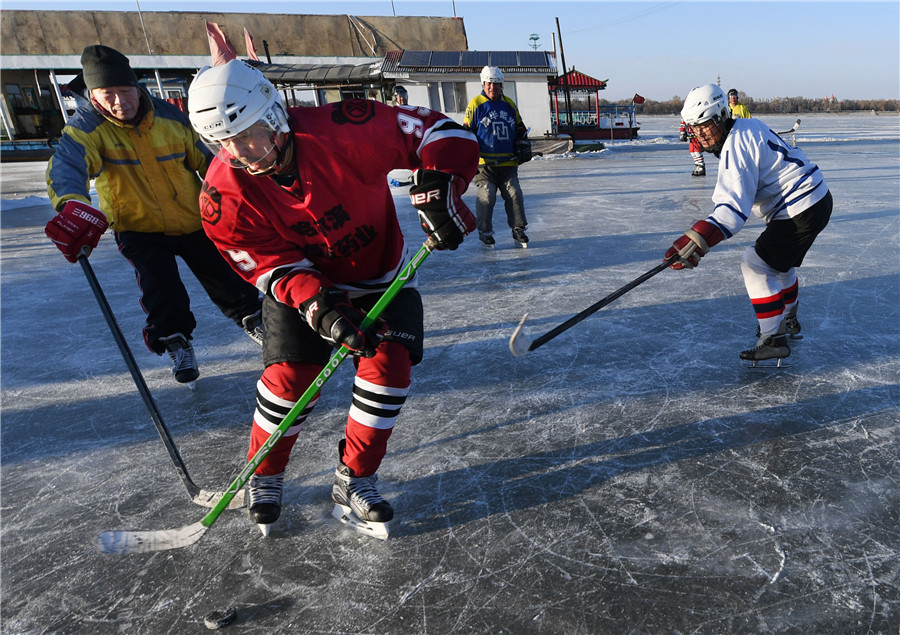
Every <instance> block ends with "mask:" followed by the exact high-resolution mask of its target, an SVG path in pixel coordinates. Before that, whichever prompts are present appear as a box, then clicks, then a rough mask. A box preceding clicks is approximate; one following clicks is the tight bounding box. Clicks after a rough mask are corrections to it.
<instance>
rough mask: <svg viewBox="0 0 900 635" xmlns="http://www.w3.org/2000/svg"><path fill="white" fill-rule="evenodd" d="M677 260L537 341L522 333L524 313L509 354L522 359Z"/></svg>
mask: <svg viewBox="0 0 900 635" xmlns="http://www.w3.org/2000/svg"><path fill="white" fill-rule="evenodd" d="M678 258H679V255H678V254H677V253H676V254H672V255H671V256H670V257H669V258H668V259H667V260H664V261H663V262H661V263H660V264H658V265H656V266H655V267H653V269H651V270H650V271H648V272H647V273H645V274H643V275H641V276H639V277H637V278H635V279H634V280H632V281H631V282H629V283H628V284H626V285H625V286H624V287H622V288H620V289H617V290H615V291H613V292H612V293H610V294H609V295H608V296H606V297H605V298H603V299H602V300H600V301H599V302H596V303H594V304H592V305H591V306H589V307H588V308H586V309H585V310H584V311H582V312H581V313H579V314H578V315H575V316H573V317H571V318H569V319H568V320H566V321H565V322H563V323H562V324H560V325H559V326H557V327H556V328H554V329H552V330H551V331H548V332H547V333H545V334H544V335H541V336H540V337H539V338H537V339H534V340H532V339H531V338H530V337H528V336H527V335H526V334H525V333H523V332H522V327H523V326H524V325H525V319H526V318H527V317H528V314H527V313H526V314H525V315H523V316H522V320H521V321H520V322H519V326H517V327H516V330H515V331H514V332H513V334H512V337H510V338H509V350H510V352H511V353H512V354H513V355H515V356H516V357H523V356H524V355H525V354H527V353H529V352H531V351H533V350H534V349H536V348H537V347H538V346H541V345H543V344H546V343H547V342H549V341H550V340H552V339H553V338H554V337H556V336H557V335H559V334H560V333H562V332H563V331H566V330H568V329H570V328H572V327H573V326H575V325H576V324H578V323H579V322H581V321H582V320H583V319H584V318H586V317H588V316H589V315H591V314H593V313H596V312H597V311H599V310H600V309H602V308H603V307H605V306H606V305H607V304H609V303H611V302H612V301H613V300H615V299H617V298H620V297H622V296H623V295H625V294H626V293H628V292H629V291H631V290H632V289H634V288H635V287H636V286H638V285H639V284H641V283H643V282H646V281H647V280H649V279H650V278H652V277H653V276H655V275H656V274H658V273H659V272H660V271H662V270H663V269H666V268H667V267H669V266H671V265H672V264H674V263H675V261H676V260H678Z"/></svg>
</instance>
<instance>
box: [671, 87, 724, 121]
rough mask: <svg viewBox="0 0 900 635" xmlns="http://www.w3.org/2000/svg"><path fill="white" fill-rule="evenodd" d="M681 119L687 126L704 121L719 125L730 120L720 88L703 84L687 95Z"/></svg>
mask: <svg viewBox="0 0 900 635" xmlns="http://www.w3.org/2000/svg"><path fill="white" fill-rule="evenodd" d="M681 118H682V119H684V122H685V123H686V124H687V125H689V126H696V125H697V124H701V123H704V122H706V121H714V122H715V123H719V124H721V123H724V122H725V121H726V120H728V119H731V109H730V108H729V107H728V100H727V99H725V93H724V92H723V91H722V89H721V88H719V87H718V86H716V85H715V84H704V85H703V86H697V88H694V89H693V90H691V92H689V93H688V96H687V98H686V99H685V100H684V108H682V109H681Z"/></svg>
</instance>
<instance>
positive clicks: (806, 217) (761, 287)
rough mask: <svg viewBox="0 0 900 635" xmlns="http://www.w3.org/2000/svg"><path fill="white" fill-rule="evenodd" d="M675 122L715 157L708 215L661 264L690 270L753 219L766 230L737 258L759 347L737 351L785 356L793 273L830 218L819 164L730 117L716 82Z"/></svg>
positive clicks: (792, 321)
mask: <svg viewBox="0 0 900 635" xmlns="http://www.w3.org/2000/svg"><path fill="white" fill-rule="evenodd" d="M681 117H682V119H684V121H685V123H686V124H687V125H688V126H690V129H691V132H692V133H693V134H694V136H695V137H696V138H697V141H698V142H699V143H700V145H701V146H702V147H703V150H704V151H705V152H711V153H712V154H714V155H715V156H717V157H719V169H718V178H717V181H716V189H715V191H714V192H713V196H712V201H713V206H714V207H713V211H712V213H711V214H710V215H709V216H707V217H706V219H704V220H699V221H697V222H696V223H694V225H693V226H692V227H691V228H690V229H688V230H687V231H686V232H685V233H684V235H683V236H681V237H680V238H678V239H676V240H675V242H674V243H673V244H672V246H671V247H670V248H669V250H668V251H667V252H666V254H665V259H668V258H670V257H671V256H673V255H675V254H678V255H679V259H678V260H677V261H676V262H675V263H674V264H673V265H672V268H673V269H690V268H693V267H696V266H697V265H698V264H699V263H700V258H702V257H703V255H704V254H706V253H707V252H708V251H709V249H710V248H711V247H713V246H714V245H716V244H718V243H719V242H721V241H723V240H725V239H726V238H731V237H732V236H733V235H734V234H736V233H737V232H739V231H740V230H741V228H742V227H743V226H744V223H746V222H747V219H748V218H749V217H750V215H751V214H753V215H755V216H757V217H759V218H761V219H763V220H764V221H765V223H766V228H765V230H764V231H763V232H762V234H760V236H759V237H758V238H757V240H756V243H755V244H754V245H751V246H750V247H748V248H747V249H746V250H745V251H744V253H743V256H742V257H741V273H742V274H743V278H744V285H745V287H746V289H747V294H748V295H749V296H750V302H751V304H752V306H753V309H754V312H755V313H756V318H757V322H758V330H757V338H758V340H757V343H756V345H755V346H753V347H752V348H750V349H748V350H745V351H742V352H741V353H740V357H741V359H744V360H750V361H751V362H752V364H753V365H754V366H755V365H756V363H757V362H758V361H760V360H767V359H775V360H777V364H778V365H781V360H782V359H783V358H785V357H788V356H789V355H790V354H791V349H790V347H789V346H788V337H789V336H790V337H792V338H795V339H799V338H800V336H799V333H800V323H799V321H798V320H797V306H798V299H799V282H798V278H797V268H798V267H799V266H800V265H801V264H802V262H803V258H804V256H805V255H806V253H807V251H808V250H809V248H810V247H811V246H812V244H813V242H814V241H815V239H816V236H818V234H819V233H820V232H821V231H822V230H823V229H824V228H825V226H826V225H827V224H828V221H829V219H830V218H831V211H832V206H833V203H832V197H831V192H830V191H829V189H828V185H827V184H826V183H825V179H824V177H823V176H822V172H821V170H819V168H818V166H817V165H816V164H815V163H813V162H812V161H810V160H809V158H808V157H807V156H806V154H805V153H804V152H803V151H802V150H800V149H799V148H796V147H793V146H791V145H789V144H787V143H785V142H784V141H783V140H782V139H781V137H779V136H778V135H777V134H776V133H775V132H774V131H772V130H771V129H770V128H769V127H768V126H767V125H765V124H764V123H763V122H761V121H760V120H758V119H733V118H732V116H731V111H730V109H729V106H728V100H727V99H726V97H725V93H724V92H722V89H721V88H719V87H718V86H716V85H715V84H706V85H703V86H698V87H697V88H694V89H693V90H691V92H690V93H689V94H688V96H687V98H686V99H685V101H684V108H683V109H682V111H681Z"/></svg>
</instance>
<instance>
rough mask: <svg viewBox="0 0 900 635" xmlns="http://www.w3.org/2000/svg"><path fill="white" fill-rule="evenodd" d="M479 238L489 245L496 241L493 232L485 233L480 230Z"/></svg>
mask: <svg viewBox="0 0 900 635" xmlns="http://www.w3.org/2000/svg"><path fill="white" fill-rule="evenodd" d="M478 240H480V241H481V242H482V244H484V245H487V246H488V247H490V246H492V245H493V244H494V243H495V242H497V241H495V240H494V235H493V234H485V233H482V232H478Z"/></svg>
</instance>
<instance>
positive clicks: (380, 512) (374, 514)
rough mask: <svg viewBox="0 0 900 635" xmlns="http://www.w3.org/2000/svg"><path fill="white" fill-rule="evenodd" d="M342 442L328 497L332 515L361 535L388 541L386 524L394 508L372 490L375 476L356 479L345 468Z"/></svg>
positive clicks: (392, 515) (375, 479)
mask: <svg viewBox="0 0 900 635" xmlns="http://www.w3.org/2000/svg"><path fill="white" fill-rule="evenodd" d="M344 443H345V442H344V441H341V443H340V446H339V454H340V456H341V460H339V461H338V466H337V469H336V470H335V471H334V486H333V487H332V488H331V498H332V500H333V501H334V502H335V505H334V509H333V510H332V512H331V515H332V516H334V517H335V518H337V519H338V520H339V521H341V522H342V523H344V524H345V525H349V526H350V527H352V528H353V529H354V530H356V531H358V532H360V533H363V534H366V535H368V536H372V537H374V538H379V539H381V540H387V538H388V533H389V530H388V525H387V524H388V522H389V521H390V520H391V519H392V518H393V517H394V509H393V508H392V507H391V504H390V503H388V502H387V501H386V500H384V497H383V496H382V495H381V493H380V492H379V491H378V489H377V488H376V487H375V483H376V481H377V480H378V476H377V475H376V474H372V475H371V476H365V477H360V476H355V475H354V474H353V470H351V469H350V468H349V467H347V466H346V465H344V461H343V456H344Z"/></svg>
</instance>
